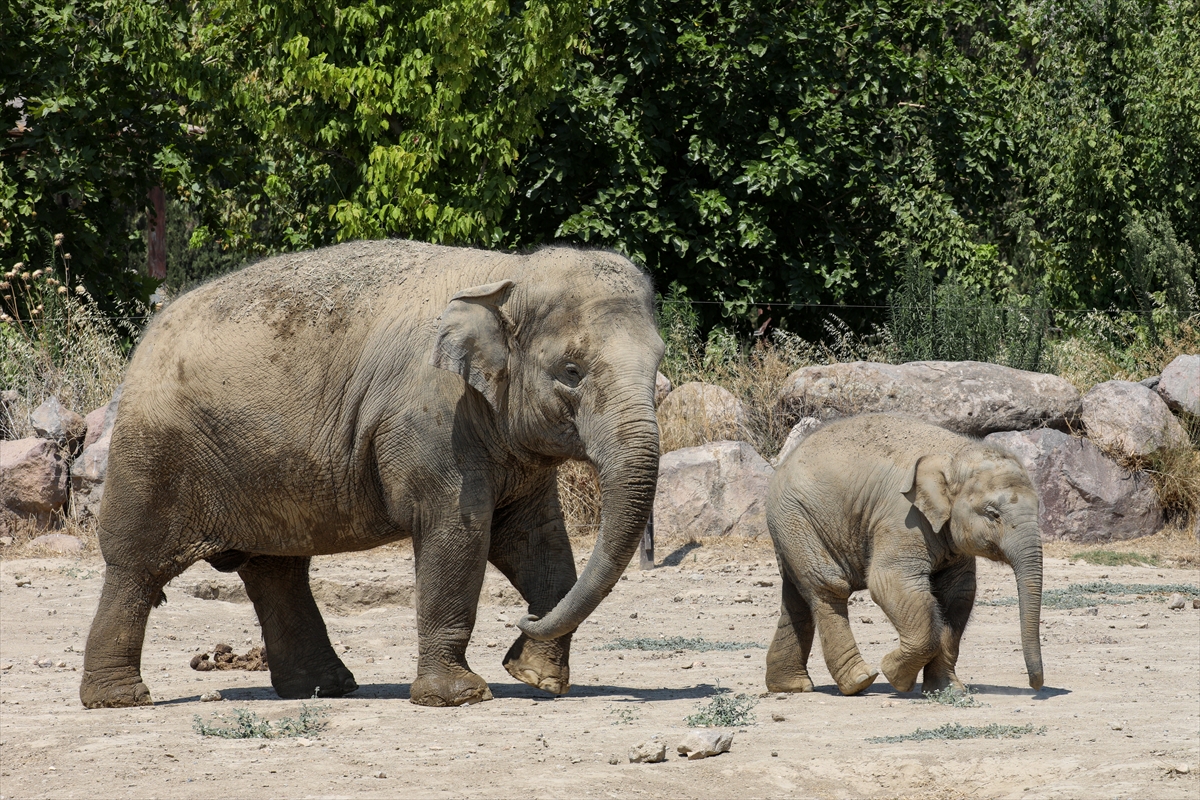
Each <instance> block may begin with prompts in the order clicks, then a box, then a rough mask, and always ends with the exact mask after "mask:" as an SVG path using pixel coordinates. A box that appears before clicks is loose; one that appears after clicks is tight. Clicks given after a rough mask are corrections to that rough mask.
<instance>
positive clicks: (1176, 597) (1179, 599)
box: [1167, 592, 1183, 611]
mask: <svg viewBox="0 0 1200 800" xmlns="http://www.w3.org/2000/svg"><path fill="white" fill-rule="evenodd" d="M1167 608H1169V609H1171V610H1172V611H1179V610H1180V609H1182V608H1183V595H1181V594H1179V593H1178V592H1176V593H1175V594H1173V595H1171V599H1170V600H1168V601H1167Z"/></svg>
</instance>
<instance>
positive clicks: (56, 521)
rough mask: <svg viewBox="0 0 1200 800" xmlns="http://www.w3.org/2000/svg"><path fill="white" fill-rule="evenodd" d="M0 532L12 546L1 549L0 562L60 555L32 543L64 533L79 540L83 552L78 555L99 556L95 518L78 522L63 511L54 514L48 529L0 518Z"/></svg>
mask: <svg viewBox="0 0 1200 800" xmlns="http://www.w3.org/2000/svg"><path fill="white" fill-rule="evenodd" d="M0 531H3V533H4V535H5V536H11V537H12V539H13V541H12V544H9V545H7V546H0V561H2V560H7V559H11V558H37V557H39V556H57V555H61V553H59V552H57V551H56V550H53V549H51V548H48V547H42V546H40V545H36V544H33V542H34V540H35V539H37V538H38V537H39V536H42V535H44V534H47V533H65V534H67V535H69V536H74V537H75V538H77V539H79V540H80V541H81V542H83V551H82V552H81V553H79V555H83V556H91V555H98V554H99V553H100V540H99V539H98V538H97V537H96V521H95V519H92V518H88V519H86V520H83V521H80V520H77V519H74V518H73V517H71V516H70V515H69V514H67V513H66V511H65V509H63V510H59V511H56V512H55V513H54V517H53V518H52V519H51V521H50V524H49V525H48V526H41V525H38V524H37V523H36V522H34V521H32V520H27V519H21V518H19V517H15V516H0Z"/></svg>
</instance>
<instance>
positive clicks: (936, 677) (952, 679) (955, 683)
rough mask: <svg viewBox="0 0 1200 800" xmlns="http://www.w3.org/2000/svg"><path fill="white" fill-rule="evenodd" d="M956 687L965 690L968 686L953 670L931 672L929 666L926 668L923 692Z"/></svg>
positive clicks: (922, 682)
mask: <svg viewBox="0 0 1200 800" xmlns="http://www.w3.org/2000/svg"><path fill="white" fill-rule="evenodd" d="M951 686H952V687H954V689H955V690H956V691H959V692H965V691H966V690H967V687H966V686H964V685H963V682H962V681H960V680H959V679H958V676H957V675H955V674H954V673H953V672H952V671H951V672H930V671H929V669H928V668H926V670H925V675H924V676H923V677H922V679H921V691H922V692H923V693H929V692H940V691H942V690H943V689H946V688H948V687H951Z"/></svg>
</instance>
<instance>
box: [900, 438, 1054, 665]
mask: <svg viewBox="0 0 1200 800" xmlns="http://www.w3.org/2000/svg"><path fill="white" fill-rule="evenodd" d="M905 495H906V496H907V497H909V499H910V500H912V503H913V505H914V506H915V507H916V508H917V510H918V511H920V512H921V513H922V514H923V515H924V516H925V518H926V519H927V520H928V521H929V524H930V525H931V526H932V528H933V530H934V531H935V532H937V531H941V530H942V529H943V527H944V526H946V524H947V523H949V532H950V539H951V544H952V547H953V548H954V550H956V551H957V552H959V553H962V554H964V555H971V556H983V557H985V558H989V559H992V560H993V561H1003V562H1004V563H1006V564H1009V565H1010V566H1011V567H1012V568H1013V572H1014V573H1015V574H1016V578H1017V598H1018V602H1019V603H1020V615H1021V644H1022V648H1023V650H1024V652H1025V669H1026V671H1027V672H1028V674H1029V685H1030V686H1032V687H1033V688H1034V689H1040V688H1042V648H1041V636H1040V629H1039V625H1040V620H1041V610H1042V538H1041V533H1040V531H1039V529H1038V498H1037V493H1036V492H1035V491H1034V488H1033V483H1032V481H1031V480H1030V478H1029V474H1028V473H1027V472H1026V471H1025V468H1024V467H1023V466H1021V464H1020V462H1018V461H1017V460H1016V458H1014V457H1013V456H1012V455H1011V454H1010V453H1007V452H1005V451H1003V450H1000V449H998V448H994V447H988V446H984V445H979V446H975V447H968V448H965V449H964V450H962V451H960V452H959V453H957V454H954V455H950V454H933V455H926V456H922V457H921V458H920V459H918V460H917V464H916V467H915V468H914V470H913V477H912V482H911V485H910V486H909V489H908V490H907V492H906V493H905Z"/></svg>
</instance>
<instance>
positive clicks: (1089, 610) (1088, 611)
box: [1083, 606, 1100, 617]
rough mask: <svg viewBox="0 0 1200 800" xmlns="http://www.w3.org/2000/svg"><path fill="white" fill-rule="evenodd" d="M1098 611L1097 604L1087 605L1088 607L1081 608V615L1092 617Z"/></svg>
mask: <svg viewBox="0 0 1200 800" xmlns="http://www.w3.org/2000/svg"><path fill="white" fill-rule="evenodd" d="M1099 613H1100V609H1099V608H1098V607H1097V606H1089V607H1088V608H1085V609H1084V610H1083V615H1084V616H1085V617H1094V616H1096V615H1097V614H1099Z"/></svg>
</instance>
